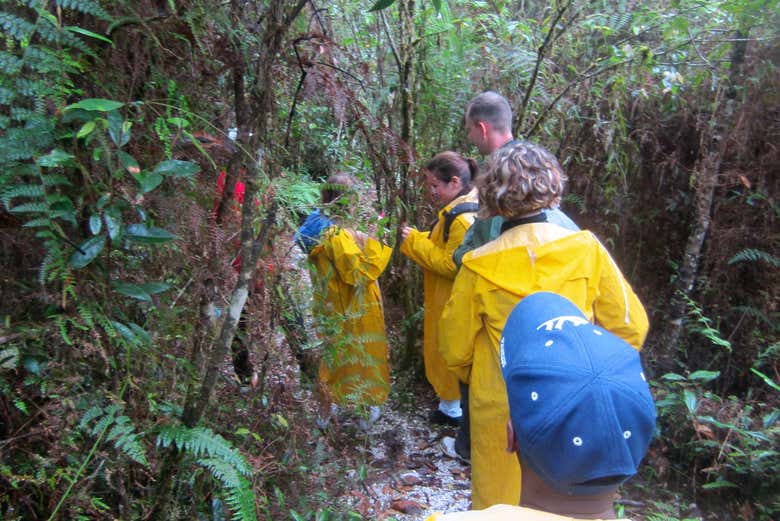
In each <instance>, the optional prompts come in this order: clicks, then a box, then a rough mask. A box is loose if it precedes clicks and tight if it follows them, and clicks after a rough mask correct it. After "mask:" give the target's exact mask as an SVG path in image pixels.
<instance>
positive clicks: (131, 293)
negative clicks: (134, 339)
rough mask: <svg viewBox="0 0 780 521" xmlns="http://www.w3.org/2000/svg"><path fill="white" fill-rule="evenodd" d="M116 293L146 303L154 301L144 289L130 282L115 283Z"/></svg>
mask: <svg viewBox="0 0 780 521" xmlns="http://www.w3.org/2000/svg"><path fill="white" fill-rule="evenodd" d="M114 291H116V292H117V293H121V294H122V295H127V296H128V297H133V298H135V299H138V300H142V301H144V302H151V300H152V297H150V296H149V294H148V293H147V292H146V291H144V289H143V288H142V287H141V286H139V285H138V284H131V283H129V282H114ZM133 336H135V335H133Z"/></svg>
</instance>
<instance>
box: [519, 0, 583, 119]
mask: <svg viewBox="0 0 780 521" xmlns="http://www.w3.org/2000/svg"><path fill="white" fill-rule="evenodd" d="M571 2H572V0H568V1H567V2H566V4H564V6H563V7H561V8H559V9H558V11H557V12H556V13H555V16H554V17H553V19H552V20H551V21H550V30H549V31H547V36H545V38H544V42H542V45H540V46H539V49H537V51H536V63H535V64H534V71H533V72H532V73H531V80H530V81H529V82H528V88H527V89H526V90H525V96H523V102H522V103H521V105H520V110H519V111H518V117H517V123H516V128H520V125H522V124H523V118H524V117H525V110H526V108H527V107H528V101H529V100H530V99H531V92H532V91H533V90H534V86H535V85H536V78H537V77H538V75H539V67H540V66H541V64H542V61H544V55H545V52H546V51H547V47H548V45H550V43H551V40H552V37H553V35H554V34H555V26H556V25H558V21H560V19H561V17H562V16H563V13H565V12H566V10H567V9H568V8H569V7H570V6H571Z"/></svg>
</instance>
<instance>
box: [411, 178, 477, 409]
mask: <svg viewBox="0 0 780 521" xmlns="http://www.w3.org/2000/svg"><path fill="white" fill-rule="evenodd" d="M476 202H477V189H476V188H474V189H472V190H471V191H470V192H469V193H467V194H465V195H462V196H460V197H456V198H455V199H453V200H452V201H451V202H450V203H449V204H448V205H447V206H445V207H444V208H442V209H441V210H440V211H439V215H438V220H437V221H436V224H435V225H434V227H433V229H432V230H431V231H430V233H428V232H427V231H419V230H412V231H411V232H410V233H409V235H408V236H407V238H406V240H405V241H404V242H403V244H401V253H403V254H404V255H406V256H407V257H409V258H410V259H411V260H413V261H414V262H415V263H416V264H418V265H419V266H420V267H421V268H422V269H423V289H424V291H425V319H424V322H423V361H424V362H425V377H426V378H427V379H428V382H430V384H431V386H432V387H433V390H434V391H435V392H436V396H438V397H439V398H440V399H442V400H458V399H460V390H459V388H458V378H457V377H456V376H455V375H454V374H453V373H452V372H450V370H449V369H448V368H447V364H446V362H445V361H444V358H442V356H441V354H440V353H439V319H440V318H441V312H442V310H443V309H444V304H445V303H446V302H447V299H449V297H450V290H451V289H452V282H453V280H454V279H455V274H456V273H457V270H458V268H457V266H456V265H455V262H454V261H453V260H452V253H453V252H454V251H455V249H456V248H457V247H458V246H460V243H461V242H463V237H464V236H465V235H466V231H468V229H469V227H470V226H471V225H472V223H473V222H474V219H475V218H476V212H464V213H461V214H459V215H458V216H457V217H455V219H454V220H453V221H452V223H451V225H450V229H449V237H448V239H447V242H446V243H445V241H444V220H445V219H444V215H445V213H446V212H449V211H451V210H452V209H453V208H454V207H455V206H457V205H459V204H461V203H476Z"/></svg>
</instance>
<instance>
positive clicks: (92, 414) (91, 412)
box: [79, 405, 103, 430]
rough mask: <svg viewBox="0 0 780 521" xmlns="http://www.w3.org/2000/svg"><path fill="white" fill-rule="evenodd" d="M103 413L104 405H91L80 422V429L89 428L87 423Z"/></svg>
mask: <svg viewBox="0 0 780 521" xmlns="http://www.w3.org/2000/svg"><path fill="white" fill-rule="evenodd" d="M101 414H103V408H102V407H100V406H98V405H93V406H92V407H90V408H89V409H88V410H87V412H85V413H84V416H82V417H81V421H80V422H79V429H81V430H85V429H86V428H87V424H89V423H90V422H91V421H92V420H94V419H95V418H97V417H98V416H100V415H101Z"/></svg>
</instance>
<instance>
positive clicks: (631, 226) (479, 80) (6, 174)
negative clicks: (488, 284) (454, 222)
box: [0, 0, 780, 520]
mask: <svg viewBox="0 0 780 521" xmlns="http://www.w3.org/2000/svg"><path fill="white" fill-rule="evenodd" d="M0 27H2V34H3V38H2V42H0V68H1V69H2V74H0V266H1V271H0V274H1V275H0V295H2V297H1V298H0V319H1V320H0V512H1V513H2V515H3V517H4V518H5V519H141V518H144V519H147V518H148V519H172V518H176V519H194V518H196V517H197V518H199V519H222V518H224V517H225V516H226V515H227V516H232V518H233V519H286V518H293V519H341V518H344V519H351V518H356V517H355V516H357V518H360V516H359V514H356V513H354V512H351V513H350V512H345V511H344V510H343V509H341V508H340V507H339V505H338V502H337V501H336V500H335V498H334V497H332V496H330V495H328V488H327V487H323V484H322V482H321V481H317V479H319V478H317V477H316V473H311V472H309V466H310V465H311V461H310V459H309V458H310V455H309V454H308V452H307V450H306V446H307V445H306V444H307V441H308V437H309V436H310V435H311V434H310V433H311V429H312V427H311V425H312V422H313V416H312V412H311V411H307V410H306V409H305V408H302V407H300V402H299V401H298V400H299V398H298V397H297V396H296V395H294V394H293V393H291V392H289V388H288V386H286V385H285V384H284V379H283V377H281V376H280V374H282V373H283V371H282V369H280V368H284V367H290V366H293V367H296V368H297V367H300V371H299V372H296V373H295V375H296V376H295V378H299V379H301V380H302V381H309V382H310V380H311V378H310V377H311V376H312V375H313V374H314V372H313V370H312V367H313V365H312V360H316V352H317V346H316V343H312V342H311V341H310V340H311V339H307V338H306V335H305V331H304V332H302V330H301V327H300V325H301V323H302V320H303V319H302V317H301V312H300V310H301V306H302V303H303V301H304V300H305V295H304V294H303V293H301V292H300V291H299V288H298V286H297V285H296V281H295V280H294V276H292V275H291V273H292V272H291V270H289V269H288V268H289V266H290V264H291V262H292V261H291V259H290V255H291V249H292V248H293V244H292V239H291V237H292V231H293V230H294V229H295V228H296V226H297V225H298V223H299V220H300V217H301V216H302V215H305V214H306V213H308V212H309V211H310V210H311V208H312V207H313V206H314V205H315V204H316V201H317V198H318V183H319V182H320V181H322V180H323V179H324V178H325V177H327V175H328V174H330V173H333V172H336V171H346V172H350V173H353V174H355V175H356V176H358V177H359V178H360V179H362V180H363V181H364V182H365V183H366V186H367V187H369V188H370V190H371V191H372V192H373V195H374V199H375V201H374V203H373V205H374V206H372V207H371V208H366V209H365V211H366V215H368V216H375V215H380V214H381V217H377V219H379V220H381V223H382V225H383V227H384V229H386V230H387V234H386V235H385V237H384V240H386V241H388V242H389V243H390V244H393V245H394V244H395V241H396V237H397V234H396V232H397V228H398V226H399V224H400V222H402V221H409V222H417V223H425V222H427V221H430V218H431V209H430V208H428V207H427V206H426V204H425V202H424V199H423V197H422V181H423V179H424V177H422V176H421V174H420V165H421V164H423V163H424V162H425V160H426V159H427V158H429V157H431V156H432V155H433V154H435V153H436V152H439V151H441V150H445V149H454V150H460V151H464V152H469V145H468V143H467V142H466V139H465V135H464V132H463V109H464V107H465V104H466V102H467V101H468V100H469V99H470V98H471V97H472V96H473V95H474V94H476V93H478V92H480V91H482V90H484V89H491V90H496V91H498V92H501V93H502V94H504V95H505V96H506V97H507V98H508V99H509V100H510V102H511V104H512V106H513V109H514V111H515V114H516V116H515V123H514V125H515V128H514V131H515V135H516V136H522V137H524V138H527V139H529V140H533V141H536V142H539V143H542V144H543V145H545V146H546V147H547V148H549V149H550V150H551V151H553V152H554V153H555V154H556V155H557V156H558V157H559V158H560V159H561V162H562V164H563V165H564V167H565V169H566V171H567V174H568V176H569V178H570V186H569V189H568V193H567V195H566V197H565V199H564V202H563V207H564V209H565V210H566V212H567V213H568V214H569V215H570V216H572V217H573V218H574V220H576V221H577V222H578V224H580V226H582V227H583V228H588V229H592V230H594V231H595V232H596V233H597V235H598V236H599V237H600V238H601V239H602V240H603V241H604V243H605V244H606V246H607V247H608V248H609V250H610V251H611V252H612V254H613V255H614V257H615V259H616V260H617V262H618V263H619V264H620V266H621V268H622V271H623V272H624V273H625V274H626V276H627V277H628V278H629V280H630V281H631V283H632V285H633V287H634V288H635V289H636V291H637V293H638V294H639V296H640V298H641V299H642V300H643V302H644V303H645V306H646V308H647V310H648V314H649V315H650V317H651V330H650V335H649V338H648V340H647V343H646V346H645V348H644V350H643V353H644V361H645V364H646V366H647V367H648V369H649V373H650V374H651V375H652V388H653V392H654V394H655V396H656V400H657V406H658V410H659V428H658V437H657V439H656V440H655V441H654V443H653V446H652V447H651V451H650V454H649V455H648V457H647V461H646V463H645V469H644V471H643V474H642V476H641V477H640V479H639V480H638V483H639V484H638V485H637V486H641V487H643V489H642V491H640V494H641V495H642V497H643V498H644V507H643V509H642V512H641V513H640V514H639V515H637V516H635V517H636V518H643V519H652V520H661V519H664V520H666V519H682V518H686V517H687V518H694V519H696V518H701V519H762V520H769V519H777V518H778V516H780V494H779V493H778V491H780V475H778V472H777V468H778V467H779V466H780V340H779V338H778V332H779V330H780V320H778V313H779V312H780V310H779V309H778V288H780V284H779V282H780V276H779V275H780V269H779V268H780V253H778V244H779V243H780V225H779V222H780V201H778V194H779V193H780V175H778V173H779V172H780V166H778V165H780V148H779V147H778V144H780V94H778V93H780V74H778V67H779V66H780V32H779V30H778V28H779V27H780V9H778V2H777V1H776V0H713V1H708V2H701V1H698V0H662V1H660V2H636V1H628V0H603V1H599V2H585V1H582V0H557V1H555V2H551V3H547V2H537V1H533V0H522V1H517V0H512V1H510V0H491V1H482V0H430V1H429V0H378V1H373V0H371V1H370V0H333V1H331V2H320V1H317V0H287V1H281V0H262V1H256V2H245V1H239V0H224V1H214V0H137V1H136V0H133V1H130V0H117V1H113V2H107V1H100V0H47V1H44V0H4V1H2V2H0ZM470 152H471V153H472V154H474V153H476V152H475V151H473V150H471V151H470ZM221 171H224V172H225V176H224V183H223V184H222V186H224V188H223V189H220V188H218V184H217V177H218V175H219V173H220V172H221ZM237 180H240V181H241V182H243V183H245V189H244V193H243V200H244V201H247V202H254V203H255V204H244V205H243V206H242V207H241V209H240V210H239V209H238V208H237V207H236V205H235V204H234V202H233V201H234V193H233V192H234V186H235V183H236V181H237ZM237 256H239V259H237ZM382 284H383V287H385V288H386V291H385V303H386V306H387V307H388V309H390V310H392V311H390V312H392V313H395V315H394V316H396V317H399V318H398V320H397V321H395V322H396V323H397V325H398V327H397V330H396V331H395V333H396V334H394V335H393V337H392V341H393V344H394V347H393V367H394V368H398V369H399V370H401V368H405V369H404V370H405V371H408V370H409V368H412V369H414V368H418V364H419V345H420V341H421V313H420V309H421V305H422V294H421V293H422V286H421V278H420V275H419V273H418V270H416V269H415V268H414V267H413V266H409V265H408V263H406V262H405V261H404V259H403V258H401V257H400V256H398V257H397V258H394V260H393V264H392V269H390V270H388V272H387V273H386V274H385V275H384V276H383V280H382ZM418 376H419V375H418ZM242 389H243V390H246V389H250V392H248V393H245V392H242V391H241V390H242ZM359 474H360V473H358V475H359Z"/></svg>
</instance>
